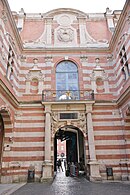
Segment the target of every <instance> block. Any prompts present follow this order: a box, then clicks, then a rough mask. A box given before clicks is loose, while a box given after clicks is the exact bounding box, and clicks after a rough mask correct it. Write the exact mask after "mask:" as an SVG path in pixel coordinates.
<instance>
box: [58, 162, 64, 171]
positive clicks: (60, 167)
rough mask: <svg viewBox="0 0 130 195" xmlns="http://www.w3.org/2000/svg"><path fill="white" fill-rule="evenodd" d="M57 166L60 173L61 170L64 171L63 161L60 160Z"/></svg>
mask: <svg viewBox="0 0 130 195" xmlns="http://www.w3.org/2000/svg"><path fill="white" fill-rule="evenodd" d="M57 165H58V170H59V172H60V170H61V171H63V168H62V164H61V160H60V159H59V160H58V163H57Z"/></svg>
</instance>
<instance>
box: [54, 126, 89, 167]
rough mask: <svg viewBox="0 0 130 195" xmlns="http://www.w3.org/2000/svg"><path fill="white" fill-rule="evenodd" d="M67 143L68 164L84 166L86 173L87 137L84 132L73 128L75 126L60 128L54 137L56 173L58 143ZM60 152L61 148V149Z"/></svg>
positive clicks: (66, 155)
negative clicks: (59, 141)
mask: <svg viewBox="0 0 130 195" xmlns="http://www.w3.org/2000/svg"><path fill="white" fill-rule="evenodd" d="M58 140H61V141H65V142H66V154H65V157H66V159H65V160H66V162H67V164H68V163H74V164H77V163H78V164H79V165H80V164H82V167H84V171H85V159H86V156H85V141H84V140H85V136H84V134H83V132H82V131H81V130H80V129H79V128H77V127H75V126H73V125H65V126H63V127H62V128H59V129H58V130H57V131H56V133H55V136H54V147H53V148H54V171H56V161H57V158H58V155H57V141H58ZM59 147H60V146H59ZM59 150H60V148H59ZM60 158H61V157H60Z"/></svg>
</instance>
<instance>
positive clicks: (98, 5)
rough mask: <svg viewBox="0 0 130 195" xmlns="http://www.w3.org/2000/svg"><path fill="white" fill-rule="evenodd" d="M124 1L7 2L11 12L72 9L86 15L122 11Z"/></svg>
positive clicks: (12, 0) (59, 0) (42, 11)
mask: <svg viewBox="0 0 130 195" xmlns="http://www.w3.org/2000/svg"><path fill="white" fill-rule="evenodd" d="M125 1H126V0H8V2H9V5H10V7H11V10H12V11H17V12H18V11H20V9H21V8H23V9H24V11H25V13H45V12H47V11H50V10H52V9H56V8H74V9H78V10H80V11H83V12H86V13H105V12H106V8H107V7H109V8H110V9H111V10H122V8H123V6H124V4H125Z"/></svg>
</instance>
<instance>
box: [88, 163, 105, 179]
mask: <svg viewBox="0 0 130 195" xmlns="http://www.w3.org/2000/svg"><path fill="white" fill-rule="evenodd" d="M88 165H89V169H90V175H89V180H90V181H101V180H102V178H101V175H100V172H99V163H98V162H97V161H90V162H89V163H88Z"/></svg>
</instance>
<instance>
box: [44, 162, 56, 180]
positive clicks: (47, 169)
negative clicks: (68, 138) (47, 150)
mask: <svg viewBox="0 0 130 195" xmlns="http://www.w3.org/2000/svg"><path fill="white" fill-rule="evenodd" d="M52 180H53V175H52V162H51V161H44V162H43V167H42V177H41V182H50V181H52Z"/></svg>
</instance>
